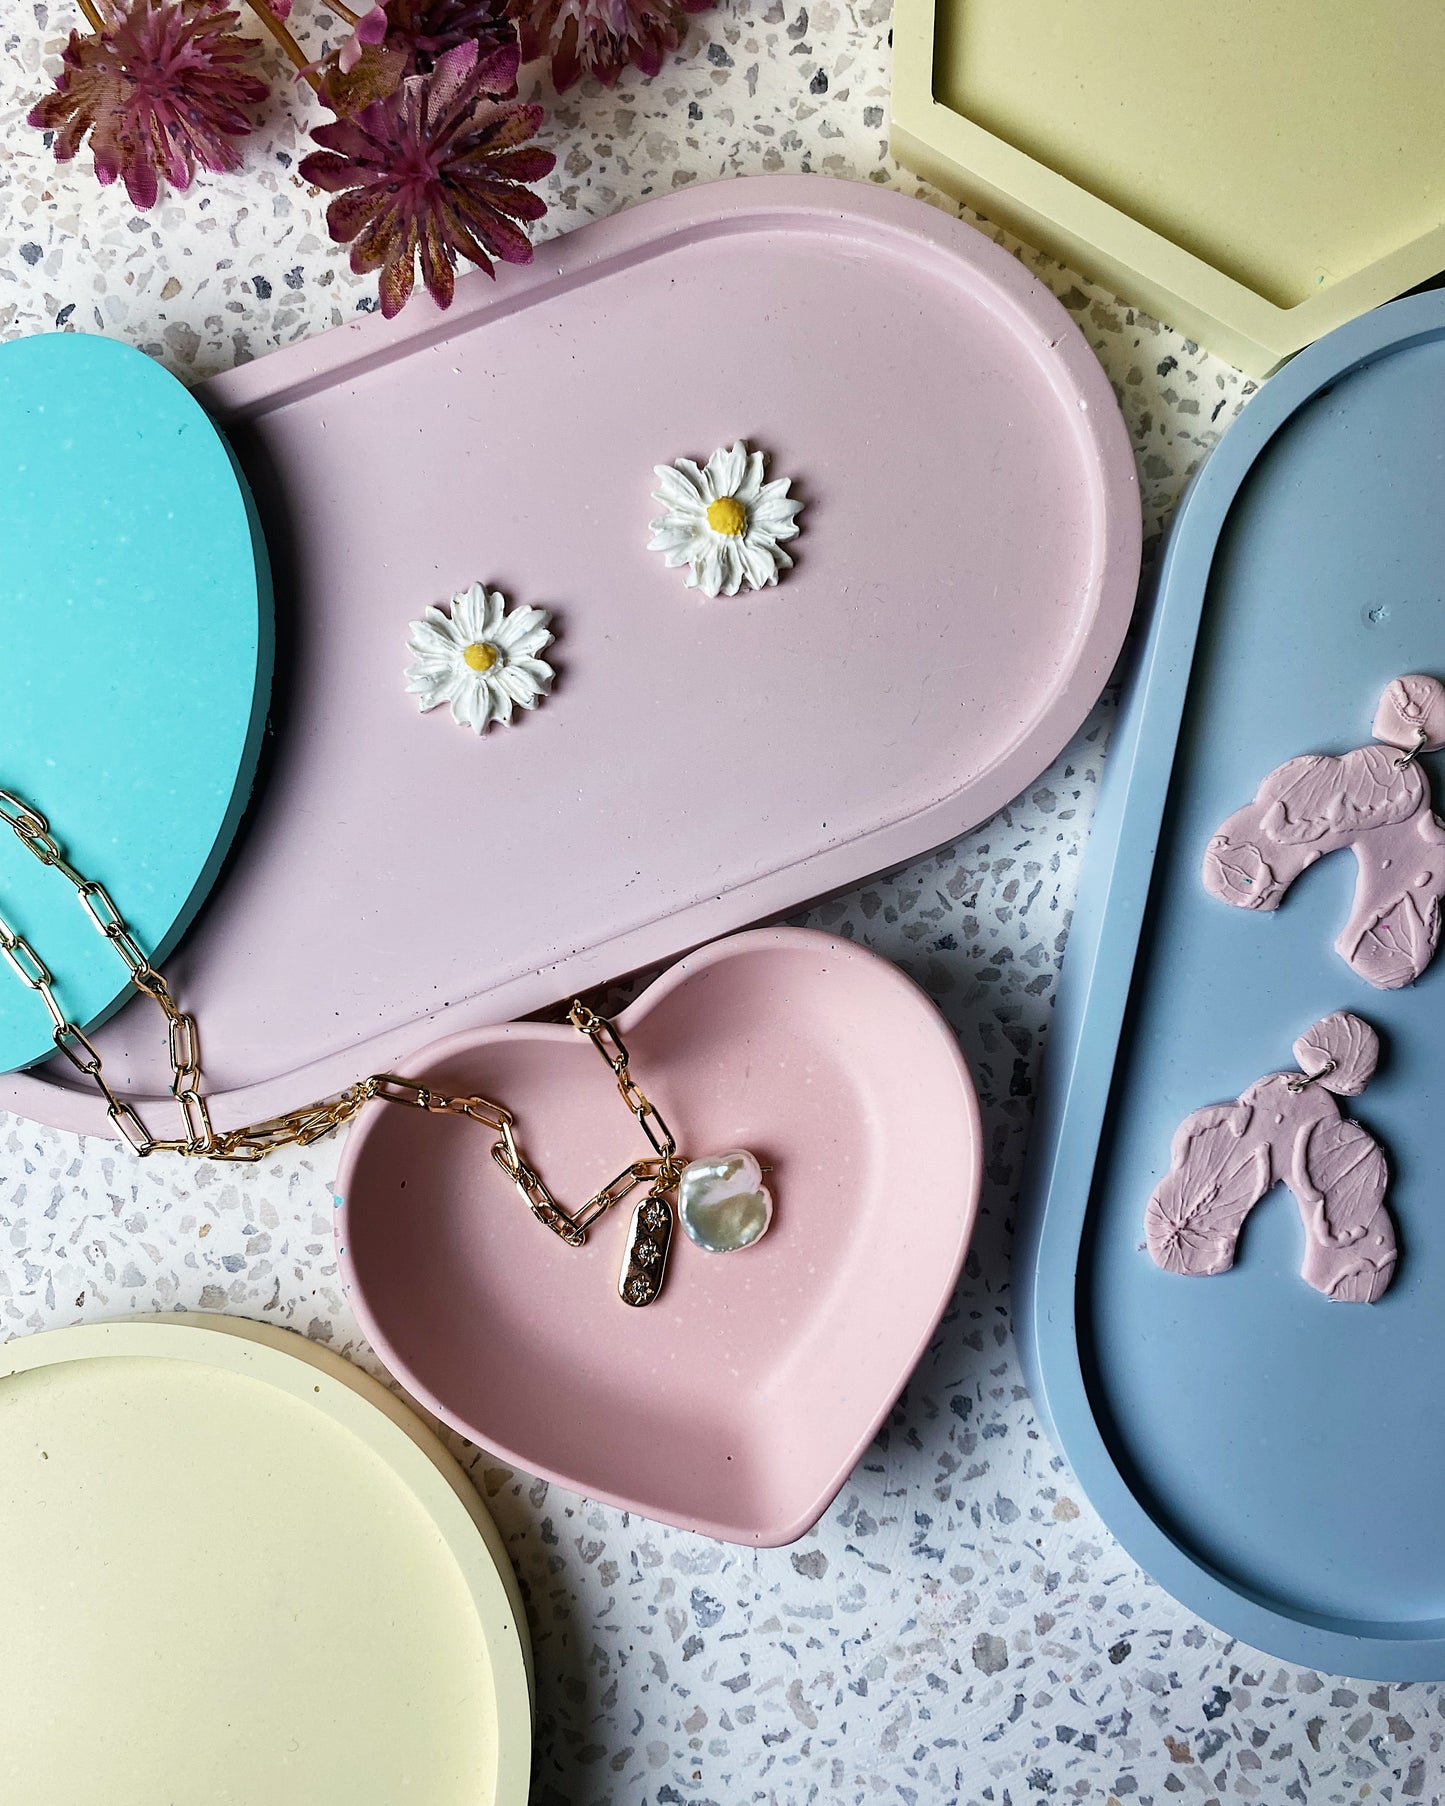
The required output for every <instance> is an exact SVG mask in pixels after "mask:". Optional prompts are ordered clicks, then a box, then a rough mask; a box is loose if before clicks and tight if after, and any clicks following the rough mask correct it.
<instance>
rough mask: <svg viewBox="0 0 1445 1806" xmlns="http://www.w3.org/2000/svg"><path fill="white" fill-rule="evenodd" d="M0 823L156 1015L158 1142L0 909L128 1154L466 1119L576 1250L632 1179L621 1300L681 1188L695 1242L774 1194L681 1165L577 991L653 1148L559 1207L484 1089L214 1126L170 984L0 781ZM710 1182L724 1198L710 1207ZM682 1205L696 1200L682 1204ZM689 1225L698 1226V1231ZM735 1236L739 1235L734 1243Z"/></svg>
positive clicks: (320, 1107) (358, 1096) (648, 1261)
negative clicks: (163, 1102)
mask: <svg viewBox="0 0 1445 1806" xmlns="http://www.w3.org/2000/svg"><path fill="white" fill-rule="evenodd" d="M0 821H4V822H6V823H8V824H9V826H10V827H11V828H13V829H14V831H15V833H16V835H17V836H18V837H19V839H20V841H21V844H22V845H23V846H26V847H28V848H29V850H30V852H31V853H32V854H33V855H34V856H35V858H36V859H38V860H39V861H40V863H41V865H44V866H49V867H51V868H52V869H53V870H54V871H57V872H59V873H60V875H61V877H63V878H65V879H66V880H68V882H69V883H70V884H71V885H72V886H73V887H74V889H75V894H76V896H77V897H78V898H79V900H80V904H81V907H82V908H83V909H84V910H85V913H86V914H87V916H89V918H90V920H91V922H92V923H93V924H94V925H95V927H96V929H97V931H98V932H99V933H100V934H102V935H103V936H104V937H105V939H106V940H107V941H108V942H109V943H110V945H111V946H112V947H113V948H114V949H115V951H116V955H117V957H118V958H119V959H120V960H121V962H122V963H123V964H124V965H125V967H126V970H127V972H128V973H129V976H130V983H131V985H132V986H133V987H134V988H135V990H137V991H139V992H140V994H141V995H142V996H143V997H148V998H149V999H150V1000H151V1002H152V1003H154V1004H155V1005H156V1006H157V1007H158V1008H159V1009H160V1010H161V1012H162V1014H163V1015H164V1016H165V1019H166V1028H167V1038H168V1043H169V1053H170V1064H171V1074H172V1077H171V1095H172V1096H173V1097H174V1098H175V1100H176V1104H177V1106H178V1107H179V1109H180V1113H181V1121H182V1124H183V1127H184V1130H185V1133H184V1134H182V1135H179V1136H175V1137H173V1138H169V1139H167V1138H164V1137H161V1136H156V1135H153V1134H152V1133H151V1132H150V1130H149V1129H148V1128H147V1127H146V1125H145V1123H144V1122H143V1121H142V1120H141V1118H140V1116H139V1115H138V1114H137V1112H136V1110H135V1109H134V1107H133V1106H132V1105H131V1104H129V1103H128V1102H127V1101H126V1100H125V1099H124V1098H122V1097H118V1096H117V1095H116V1093H115V1091H114V1090H113V1089H112V1087H111V1084H110V1081H109V1080H108V1079H107V1078H106V1076H105V1069H104V1065H103V1062H102V1060H101V1057H100V1054H99V1053H98V1052H97V1051H96V1048H95V1046H94V1044H93V1043H92V1042H91V1041H90V1039H89V1038H88V1037H87V1036H86V1034H85V1032H84V1030H83V1029H81V1028H80V1026H79V1025H78V1024H77V1023H75V1022H73V1021H71V1019H70V1017H69V1016H68V1015H67V1014H66V1013H65V1011H64V1010H63V1009H62V1008H61V1006H60V1004H59V1003H58V1002H57V1000H56V996H55V979H54V977H53V975H52V974H51V972H50V970H49V968H48V967H47V966H46V964H45V962H44V960H42V959H41V958H40V957H39V955H38V954H37V953H36V952H35V950H34V949H33V948H32V947H31V946H30V944H29V942H28V941H26V939H25V938H24V936H23V935H21V934H19V933H18V932H17V931H16V930H15V929H14V928H13V927H12V926H11V925H10V923H9V922H7V921H6V920H5V917H4V915H3V914H0V954H3V956H4V958H5V959H6V961H7V962H8V963H9V965H10V967H11V968H12V970H13V971H14V972H15V973H16V974H17V975H18V976H19V978H20V979H21V981H22V982H23V983H24V984H26V985H28V986H29V988H30V989H31V990H32V991H35V992H36V993H38V995H39V997H40V1000H41V1002H42V1003H43V1004H44V1005H45V1007H46V1009H47V1010H48V1011H49V1012H50V1018H51V1022H52V1025H53V1029H52V1033H53V1038H54V1041H55V1045H56V1047H57V1048H58V1049H59V1051H60V1052H61V1053H62V1054H64V1055H65V1057H66V1059H67V1060H69V1062H70V1064H71V1065H72V1066H73V1067H74V1068H75V1070H76V1071H77V1072H79V1073H80V1074H81V1075H82V1076H83V1077H85V1078H87V1079H89V1080H91V1082H92V1083H93V1084H94V1085H95V1086H96V1088H97V1090H99V1092H100V1094H101V1096H102V1097H103V1098H104V1100H105V1109H106V1115H107V1116H108V1117H109V1118H110V1120H111V1122H112V1123H113V1124H114V1125H115V1129H116V1133H117V1134H118V1135H119V1136H120V1137H121V1138H122V1140H124V1141H125V1142H126V1143H127V1144H128V1145H129V1147H130V1148H131V1150H132V1152H134V1153H135V1154H136V1155H137V1156H138V1157H139V1158H140V1159H145V1158H146V1156H147V1155H150V1154H183V1155H186V1156H188V1157H190V1158H192V1159H197V1160H227V1161H235V1162H241V1163H245V1164H254V1163H255V1162H257V1161H259V1160H264V1159H265V1158H266V1156H267V1155H268V1154H271V1153H273V1152H274V1151H275V1150H276V1149H278V1148H285V1147H309V1146H310V1145H311V1143H312V1142H314V1141H319V1140H320V1139H321V1137H322V1136H323V1135H329V1134H330V1133H331V1131H332V1130H333V1129H337V1128H340V1126H341V1125H342V1124H343V1123H346V1122H349V1121H350V1120H351V1118H352V1117H353V1116H355V1115H356V1113H357V1112H358V1111H359V1110H360V1109H361V1108H362V1106H363V1105H364V1104H368V1103H371V1102H373V1101H375V1102H377V1103H388V1104H405V1105H409V1106H411V1107H412V1108H414V1109H418V1110H428V1111H431V1112H432V1113H434V1114H447V1115H453V1116H466V1117H470V1118H471V1119H472V1120H473V1121H474V1122H479V1123H481V1124H482V1125H483V1127H485V1128H488V1129H491V1130H492V1131H493V1132H494V1133H495V1135H496V1137H497V1139H496V1141H494V1142H493V1144H492V1158H493V1160H495V1161H496V1163H497V1165H498V1166H499V1167H501V1169H502V1171H503V1172H504V1173H505V1174H506V1175H507V1177H508V1178H509V1179H510V1180H511V1181H512V1183H513V1185H515V1186H516V1188H517V1190H518V1192H519V1193H520V1194H521V1196H522V1198H523V1200H524V1202H525V1203H526V1205H527V1208H528V1209H529V1210H530V1211H531V1212H532V1215H533V1216H534V1217H536V1219H537V1221H538V1222H539V1223H545V1224H546V1226H547V1228H548V1229H550V1230H551V1231H552V1232H553V1234H554V1235H557V1236H560V1237H561V1239H562V1240H563V1241H564V1242H566V1243H567V1245H568V1246H569V1247H572V1248H580V1247H581V1246H582V1244H583V1243H584V1242H585V1240H586V1239H587V1230H588V1228H589V1227H590V1226H591V1225H592V1224H593V1223H595V1222H596V1220H597V1219H598V1217H600V1216H601V1215H602V1214H603V1212H604V1211H606V1210H608V1209H610V1208H611V1206H612V1205H614V1204H616V1203H618V1202H620V1201H621V1199H623V1198H625V1197H627V1195H628V1194H629V1193H630V1192H633V1191H636V1190H637V1189H638V1188H639V1187H640V1186H646V1187H647V1195H646V1197H645V1198H643V1199H642V1201H641V1202H640V1203H639V1204H638V1206H637V1208H636V1210H635V1211H634V1212H633V1218H632V1228H631V1231H630V1233H629V1235H628V1238H627V1245H626V1250H625V1254H624V1258H623V1263H622V1271H621V1276H620V1278H619V1280H618V1290H619V1292H620V1294H621V1296H622V1298H623V1299H624V1301H625V1302H626V1303H628V1304H632V1305H644V1304H651V1302H652V1301H653V1299H654V1298H656V1297H657V1295H658V1292H659V1291H660V1290H661V1287H662V1276H663V1272H664V1270H665V1268H666V1264H667V1254H668V1249H669V1247H670V1245H671V1242H672V1231H673V1201H674V1197H675V1195H677V1194H679V1192H681V1194H682V1197H681V1209H682V1214H683V1222H684V1225H685V1226H686V1227H687V1228H688V1232H689V1234H691V1235H692V1236H693V1239H694V1240H696V1241H698V1242H699V1243H700V1245H702V1246H703V1247H706V1248H709V1249H710V1250H713V1251H728V1250H729V1249H731V1248H734V1247H746V1246H748V1245H749V1243H750V1242H752V1241H756V1240H757V1239H758V1237H759V1236H760V1235H761V1234H762V1233H763V1232H764V1231H765V1230H766V1228H767V1227H768V1223H769V1222H770V1220H771V1216H772V1200H771V1198H770V1197H769V1195H768V1192H767V1190H766V1188H765V1187H764V1186H763V1185H762V1182H761V1177H760V1173H761V1169H760V1168H759V1166H758V1163H757V1161H756V1160H754V1158H753V1156H752V1155H750V1154H745V1153H741V1152H737V1153H733V1154H723V1155H716V1156H713V1157H712V1158H711V1159H709V1160H700V1161H693V1162H689V1161H687V1160H686V1159H685V1158H684V1157H683V1156H682V1155H681V1154H679V1153H678V1151H677V1140H676V1138H675V1137H674V1135H673V1133H672V1130H671V1129H669V1128H668V1126H667V1124H666V1122H665V1121H664V1120H663V1117H662V1113H661V1112H660V1111H659V1110H658V1108H657V1106H656V1105H655V1104H654V1103H653V1102H652V1101H651V1100H650V1099H649V1098H648V1097H647V1096H646V1094H645V1093H644V1092H643V1091H642V1090H641V1089H640V1088H639V1086H638V1084H637V1082H636V1080H635V1079H634V1078H633V1077H632V1073H631V1067H630V1059H629V1055H628V1052H627V1047H626V1045H625V1043H624V1042H623V1040H622V1037H621V1036H620V1035H619V1034H618V1032H617V1029H616V1026H615V1025H614V1024H613V1023H612V1022H611V1021H610V1020H609V1019H608V1018H607V1017H606V1016H599V1015H598V1014H597V1013H596V1012H595V1011H594V1010H591V1009H589V1008H588V1007H587V1005H586V1004H585V1003H583V1002H582V1000H581V999H580V998H575V999H574V1000H573V1002H572V1006H571V1008H570V1009H569V1011H568V1014H567V1020H568V1021H569V1022H570V1023H571V1024H572V1026H573V1027H574V1028H575V1029H577V1030H578V1032H579V1033H581V1034H584V1035H586V1036H587V1038H588V1039H589V1040H590V1041H591V1043H592V1045H593V1046H594V1047H595V1048H596V1049H597V1051H598V1053H599V1054H601V1056H602V1058H603V1059H604V1060H605V1061H606V1062H607V1064H608V1066H609V1067H610V1068H611V1071H612V1074H613V1077H614V1078H615V1079H616V1081H617V1089H618V1092H619V1094H620V1095H621V1098H622V1101H623V1102H624V1103H625V1104H626V1105H627V1108H628V1109H629V1110H630V1111H631V1112H632V1114H633V1115H634V1116H635V1117H636V1118H637V1121H638V1122H639V1124H640V1125H641V1127H642V1132H643V1134H644V1135H645V1136H646V1137H647V1140H648V1142H649V1144H650V1146H651V1148H652V1154H651V1155H650V1156H649V1157H647V1158H645V1159H642V1160H635V1161H633V1163H632V1164H631V1165H630V1166H627V1167H624V1168H623V1170H622V1171H621V1172H620V1173H619V1174H618V1175H617V1176H616V1178H615V1179H610V1180H609V1181H608V1182H607V1184H606V1185H604V1186H603V1187H602V1189H601V1190H600V1191H598V1192H594V1193H593V1195H592V1196H591V1197H590V1198H589V1199H588V1200H587V1202H586V1203H585V1204H583V1205H582V1206H581V1207H580V1209H578V1210H575V1211H568V1210H567V1209H566V1208H565V1207H564V1206H563V1205H562V1204H560V1203H559V1202H558V1201H557V1199H556V1198H555V1197H553V1195H552V1193H551V1192H550V1191H549V1190H548V1188H547V1186H546V1184H545V1182H544V1181H543V1179H542V1178H541V1176H540V1174H538V1172H537V1171H536V1170H535V1168H533V1167H532V1166H531V1165H529V1164H528V1161H527V1158H526V1156H525V1155H524V1153H523V1152H522V1149H521V1146H520V1145H519V1143H518V1141H517V1138H516V1134H515V1129H516V1118H515V1116H513V1114H512V1112H511V1111H510V1110H508V1109H507V1108H506V1106H505V1105H504V1104H498V1103H493V1102H492V1100H491V1099H490V1098H486V1097H479V1096H471V1097H466V1096H456V1095H453V1094H451V1093H448V1092H443V1091H436V1090H433V1089H432V1088H431V1087H430V1086H428V1085H422V1084H419V1083H418V1082H417V1081H416V1080H415V1079H405V1078H398V1077H397V1076H396V1074H394V1073H389V1072H377V1073H373V1074H372V1075H371V1076H370V1077H369V1078H365V1079H360V1080H358V1081H357V1083H356V1084H354V1085H348V1086H347V1088H346V1090H344V1091H341V1092H338V1093H337V1094H336V1095H335V1096H333V1097H328V1098H323V1099H322V1100H321V1101H320V1102H319V1103H314V1104H309V1105H307V1106H306V1107H305V1108H303V1109H300V1110H289V1111H287V1112H286V1113H285V1114H283V1115H281V1116H268V1117H266V1118H265V1119H264V1120H262V1121H260V1122H254V1123H248V1124H246V1126H245V1127H243V1128H238V1129H225V1130H218V1129H216V1128H215V1126H214V1125H213V1124H212V1122H211V1112H210V1106H209V1104H208V1103H207V1100H206V1095H205V1092H204V1091H203V1089H202V1085H201V1053H200V1035H199V1031H198V1030H197V1027H196V1021H195V1018H194V1017H193V1016H191V1015H189V1014H188V1013H187V1012H186V1011H185V1010H183V1009H181V1007H180V1005H179V1004H178V1003H177V1002H176V1000H175V998H174V997H173V996H172V994H171V989H170V986H169V985H168V984H167V983H166V981H165V978H164V977H163V976H162V974H161V973H159V972H158V971H157V970H156V969H155V967H154V966H152V965H151V963H150V961H149V959H148V958H147V957H146V955H145V953H144V952H143V951H142V949H141V947H140V946H139V944H138V943H137V941H136V939H135V937H134V935H133V934H132V933H131V931H130V929H129V927H128V926H127V924H126V921H125V918H124V917H123V916H122V915H121V913H120V911H119V909H117V908H116V905H115V903H114V902H113V901H112V899H111V896H110V893H109V891H107V890H106V888H105V886H104V885H103V884H101V883H99V882H98V881H97V880H96V879H94V878H87V877H86V876H85V875H84V874H83V873H82V872H79V871H77V870H76V868H75V867H74V866H73V865H72V864H71V863H70V861H69V859H67V858H66V856H65V850H64V848H63V847H62V846H61V844H60V842H59V841H58V840H57V839H56V838H55V836H54V835H53V834H52V833H51V831H50V824H49V822H47V821H46V819H45V817H44V816H43V815H42V814H41V813H40V812H39V810H37V809H33V808H31V807H30V805H29V804H28V803H26V802H24V801H23V800H22V799H21V798H20V797H18V796H16V795H15V794H14V793H13V792H11V791H9V790H4V789H0ZM739 1163H741V1165H739ZM734 1169H737V1170H734ZM739 1172H741V1174H742V1181H743V1183H742V1186H741V1188H740V1187H739V1185H738V1183H737V1181H738V1176H739ZM720 1186H721V1188H722V1206H720V1204H719V1187H720ZM738 1199H743V1200H750V1201H751V1202H748V1203H747V1204H746V1205H745V1207H744V1208H743V1211H742V1219H745V1222H744V1224H743V1228H742V1229H741V1230H740V1231H734V1232H733V1233H732V1234H731V1235H729V1234H728V1233H727V1231H728V1227H729V1224H730V1223H731V1222H732V1219H733V1218H734V1217H737V1216H738V1211H737V1209H736V1208H735V1207H734V1209H733V1211H732V1216H731V1217H730V1216H729V1214H728V1210H727V1209H726V1208H724V1206H726V1205H727V1204H728V1202H729V1200H738ZM690 1203H692V1204H693V1206H694V1208H693V1210H692V1211H691V1212H690V1210H689V1204H690ZM742 1219H739V1220H742ZM698 1224H701V1225H702V1226H703V1227H702V1230H701V1232H700V1231H699V1228H698V1227H697V1226H696V1225H698ZM712 1224H721V1225H722V1229H721V1231H719V1230H715V1229H714V1228H713V1227H711V1226H710V1225H712ZM759 1224H760V1225H761V1226H760V1227H759V1226H758V1225H759ZM739 1233H741V1234H742V1235H744V1236H745V1239H741V1240H740V1239H738V1234H739Z"/></svg>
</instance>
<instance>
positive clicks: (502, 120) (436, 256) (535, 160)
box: [299, 40, 556, 318]
mask: <svg viewBox="0 0 1445 1806" xmlns="http://www.w3.org/2000/svg"><path fill="white" fill-rule="evenodd" d="M517 64H518V54H517V49H516V46H515V45H512V46H509V47H507V48H504V49H501V50H496V51H493V52H492V54H491V55H490V56H487V57H481V56H479V55H478V51H477V46H476V44H475V42H473V41H471V40H468V41H467V42H466V43H464V44H459V45H457V46H456V48H455V49H452V50H448V51H446V52H445V53H444V54H443V55H442V56H441V57H439V58H438V59H437V64H436V67H435V69H433V70H432V71H431V72H430V73H429V74H426V75H411V76H408V77H407V78H406V80H405V81H403V83H402V84H401V86H400V88H398V89H397V91H396V93H395V94H392V95H389V96H388V97H387V98H386V99H384V100H378V101H373V102H372V104H371V105H370V106H368V107H366V108H364V109H363V110H362V111H361V112H360V113H358V114H357V115H356V117H355V118H354V119H341V120H337V121H335V122H334V123H332V124H327V125H321V126H317V127H316V129H315V130H314V131H313V132H312V134H311V135H312V137H313V138H314V139H315V140H316V142H317V143H318V144H320V145H323V146H325V149H324V150H321V151H318V152H313V154H312V155H311V156H309V157H306V158H303V160H302V162H301V164H300V165H299V171H300V174H301V176H302V178H303V179H304V180H305V181H308V182H314V183H315V185H316V186H317V187H318V188H324V189H326V190H328V191H329V192H330V193H333V194H335V195H336V197H337V198H336V199H335V200H334V201H333V202H332V203H331V205H330V206H329V207H328V208H327V210H326V223H327V225H328V226H329V227H330V229H331V236H332V237H333V238H334V239H335V240H336V241H337V242H338V243H340V244H348V243H349V244H350V245H351V267H352V269H353V270H356V271H358V272H360V271H365V270H378V269H379V270H380V271H381V281H380V285H379V286H380V295H381V311H382V312H383V313H384V314H385V315H386V316H387V317H388V318H390V317H391V316H392V315H393V314H396V313H399V312H400V311H401V309H402V308H403V307H404V306H405V305H406V302H407V300H408V298H409V297H410V295H411V292H412V287H413V284H414V283H415V280H416V261H417V259H418V258H420V260H421V272H422V279H423V281H424V282H425V283H426V286H427V288H428V289H429V290H430V291H431V294H432V296H433V297H434V299H435V300H436V302H437V305H438V306H439V307H446V306H448V305H449V304H450V302H451V298H452V291H453V287H454V271H455V269H456V262H457V258H458V257H459V256H460V257H465V258H467V259H468V260H469V261H470V262H472V263H475V264H477V265H479V266H480V267H481V268H482V269H484V270H486V271H487V273H488V274H489V275H494V274H495V273H496V272H495V270H494V268H493V259H494V258H495V259H499V260H500V261H502V262H504V263H529V262H530V261H531V258H532V246H531V243H530V242H529V240H528V238H527V235H526V233H525V232H524V231H523V230H522V229H521V227H520V226H519V225H518V224H517V222H518V221H519V220H534V219H540V218H541V216H542V214H543V213H545V212H546V210H547V207H546V202H545V201H543V199H542V198H541V196H540V195H537V194H534V193H533V192H532V191H531V189H530V188H527V187H525V186H524V184H525V183H528V182H536V181H540V180H541V178H542V177H543V176H545V175H547V174H548V173H549V172H550V171H551V169H552V166H553V164H554V163H555V162H556V158H555V157H554V156H553V155H552V153H551V151H546V150H542V149H540V148H539V147H538V146H536V145H528V144H527V140H528V139H529V138H531V137H532V135H533V134H534V133H535V132H536V130H537V127H538V126H539V125H540V124H541V121H542V109H541V108H540V107H532V106H516V105H511V106H505V105H500V104H498V101H497V96H498V95H502V94H506V93H507V92H509V91H510V90H512V89H513V87H514V85H515V83H516V79H517Z"/></svg>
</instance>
